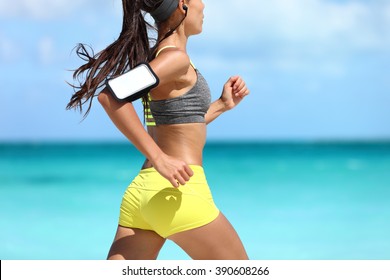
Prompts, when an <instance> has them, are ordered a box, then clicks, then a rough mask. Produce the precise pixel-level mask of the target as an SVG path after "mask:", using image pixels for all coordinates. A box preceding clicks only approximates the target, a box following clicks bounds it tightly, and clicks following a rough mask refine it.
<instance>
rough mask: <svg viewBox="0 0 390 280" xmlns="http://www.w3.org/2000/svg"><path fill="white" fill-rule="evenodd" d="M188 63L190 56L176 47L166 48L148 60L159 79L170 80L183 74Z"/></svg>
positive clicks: (188, 65)
mask: <svg viewBox="0 0 390 280" xmlns="http://www.w3.org/2000/svg"><path fill="white" fill-rule="evenodd" d="M190 63H191V61H190V58H189V56H188V54H187V53H186V52H185V51H183V50H180V49H178V48H167V49H164V50H162V51H161V52H160V53H159V55H158V57H156V58H155V59H153V60H152V61H151V62H150V66H151V67H152V69H153V71H154V72H155V73H156V75H157V76H158V77H159V78H160V81H161V79H163V80H164V79H165V78H167V79H169V80H172V79H175V78H178V77H181V76H182V75H185V74H186V73H187V72H188V69H189V67H190Z"/></svg>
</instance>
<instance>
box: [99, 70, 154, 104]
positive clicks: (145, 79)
mask: <svg viewBox="0 0 390 280" xmlns="http://www.w3.org/2000/svg"><path fill="white" fill-rule="evenodd" d="M159 82H160V81H159V79H158V77H157V75H156V74H155V73H154V72H153V70H152V68H151V67H150V66H149V64H147V63H141V64H138V65H137V66H135V67H134V68H133V69H131V70H130V71H128V72H126V73H124V74H122V75H120V76H118V77H115V78H112V79H108V80H107V82H106V83H107V86H108V88H109V89H110V91H111V93H112V95H113V96H114V97H115V98H116V99H117V100H118V101H127V102H133V101H135V100H137V99H139V98H141V97H142V96H144V95H146V94H148V92H149V91H150V90H151V89H152V88H154V87H156V86H157V85H158V83H159Z"/></svg>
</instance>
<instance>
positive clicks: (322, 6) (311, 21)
mask: <svg viewBox="0 0 390 280" xmlns="http://www.w3.org/2000/svg"><path fill="white" fill-rule="evenodd" d="M388 6H389V5H388V4H387V7H386V4H385V3H384V2H379V3H378V2H377V3H374V4H373V3H372V2H362V1H352V0H351V1H341V2H335V1H325V0H273V1H268V0H247V1H245V2H242V1H236V0H225V1H224V2H223V4H221V3H219V2H217V1H210V2H208V3H206V11H205V13H206V18H205V21H206V25H207V26H206V29H207V30H206V32H207V34H210V35H208V36H213V37H214V38H218V39H222V40H225V41H226V40H229V41H231V42H234V41H236V42H237V43H243V44H245V43H246V42H250V43H253V41H256V42H258V41H259V40H260V41H262V38H264V40H269V39H274V40H281V41H287V42H301V43H302V42H303V43H311V42H315V43H317V44H318V43H321V44H324V46H334V45H337V44H340V43H342V44H348V47H349V46H353V47H355V48H365V49H366V48H374V49H377V48H385V47H389V41H390V40H389V37H390V33H389V32H387V31H386V32H385V31H384V30H386V28H387V30H388V29H389V28H390V26H388V24H389V20H388V18H389V16H388V14H389V12H386V11H385V9H384V8H387V9H389V8H388ZM382 9H383V10H382ZM386 14H387V15H386ZM386 24H387V27H386V26H385V25H386ZM384 44H385V45H384Z"/></svg>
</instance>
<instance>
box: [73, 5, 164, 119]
mask: <svg viewBox="0 0 390 280" xmlns="http://www.w3.org/2000/svg"><path fill="white" fill-rule="evenodd" d="M161 2H162V0H122V5H123V23H122V31H121V33H120V35H119V37H118V39H117V40H116V41H114V42H113V43H112V44H111V45H109V46H108V47H106V48H105V49H104V50H102V51H100V52H99V53H97V54H96V55H95V54H94V52H93V49H92V48H90V47H89V48H88V47H87V46H86V45H85V44H78V45H77V46H76V48H75V51H76V54H77V55H78V56H79V57H80V58H81V59H82V60H84V61H85V62H86V63H85V64H83V65H82V66H80V67H79V68H78V69H76V70H75V71H74V73H73V79H74V81H76V84H70V85H71V86H72V87H73V88H74V90H75V93H74V94H73V95H72V97H71V99H70V102H69V103H68V105H67V106H66V109H68V110H69V109H79V111H80V112H82V109H83V105H84V104H85V103H87V102H88V108H87V110H86V112H85V114H84V117H86V116H87V115H88V113H89V111H90V110H91V107H92V101H93V97H94V95H95V93H96V92H97V90H98V89H99V88H101V87H103V86H104V85H105V81H106V79H107V78H110V77H113V76H117V75H120V74H122V73H124V72H126V71H127V70H129V69H131V68H133V67H134V66H135V65H137V64H139V63H141V62H147V61H149V60H150V59H151V55H152V53H153V49H154V48H153V47H151V38H149V35H148V34H149V32H148V31H150V29H154V30H155V28H154V27H153V26H152V25H151V24H150V23H148V22H147V21H146V20H145V17H144V13H145V12H149V13H150V12H151V11H153V10H155V9H156V8H157V7H158V6H159V5H160V4H161ZM88 49H89V50H88ZM146 99H147V98H145V97H144V102H146V103H147V100H146Z"/></svg>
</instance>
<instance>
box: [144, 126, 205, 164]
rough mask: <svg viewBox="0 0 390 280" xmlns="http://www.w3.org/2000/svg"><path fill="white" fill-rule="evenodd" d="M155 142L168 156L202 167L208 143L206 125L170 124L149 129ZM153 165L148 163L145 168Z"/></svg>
mask: <svg viewBox="0 0 390 280" xmlns="http://www.w3.org/2000/svg"><path fill="white" fill-rule="evenodd" d="M149 129H150V130H152V131H153V132H152V133H151V134H152V135H153V138H154V140H155V141H156V143H157V145H158V146H159V147H160V149H161V150H162V151H163V152H164V153H166V154H167V155H170V156H173V157H175V158H178V159H181V160H183V161H185V162H186V163H187V164H194V165H202V155H203V148H204V145H205V142H206V124H205V123H187V124H169V125H159V126H155V127H151V128H149ZM149 167H151V164H150V162H149V161H146V162H145V164H144V166H143V168H149Z"/></svg>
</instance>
